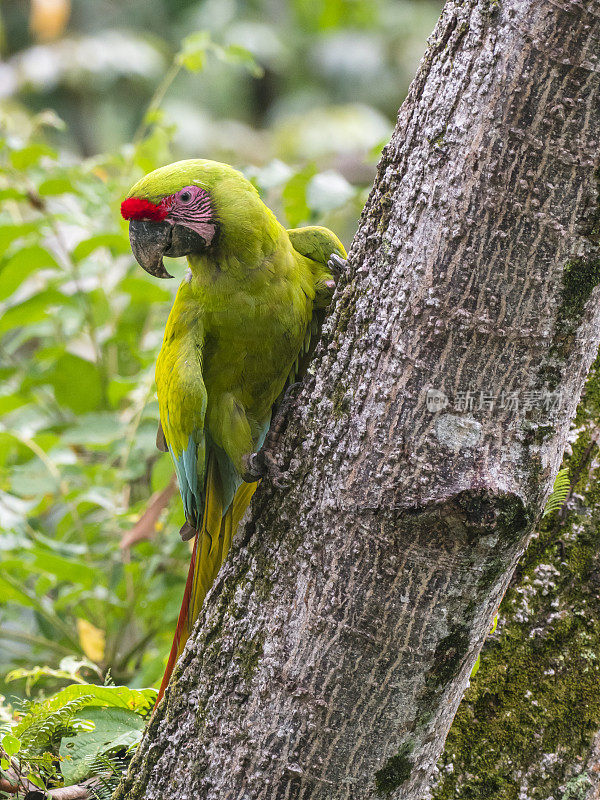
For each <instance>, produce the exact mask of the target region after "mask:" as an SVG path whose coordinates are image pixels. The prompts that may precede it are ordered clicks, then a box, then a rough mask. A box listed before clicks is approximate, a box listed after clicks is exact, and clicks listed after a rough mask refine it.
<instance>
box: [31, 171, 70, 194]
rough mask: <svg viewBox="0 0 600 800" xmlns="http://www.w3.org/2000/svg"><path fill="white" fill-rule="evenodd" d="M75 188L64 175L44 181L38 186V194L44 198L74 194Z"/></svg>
mask: <svg viewBox="0 0 600 800" xmlns="http://www.w3.org/2000/svg"><path fill="white" fill-rule="evenodd" d="M74 191H75V187H74V186H73V183H72V182H71V180H70V179H69V178H67V177H65V176H64V175H61V176H59V177H55V178H46V180H45V181H42V182H41V183H40V185H39V186H38V194H39V195H41V196H42V197H46V196H48V195H57V194H67V193H68V192H74Z"/></svg>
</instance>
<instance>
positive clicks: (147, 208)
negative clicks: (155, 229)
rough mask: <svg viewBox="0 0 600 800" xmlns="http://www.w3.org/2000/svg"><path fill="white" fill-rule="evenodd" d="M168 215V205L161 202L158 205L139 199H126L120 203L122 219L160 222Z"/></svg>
mask: <svg viewBox="0 0 600 800" xmlns="http://www.w3.org/2000/svg"><path fill="white" fill-rule="evenodd" d="M168 213H169V204H168V203H165V201H164V200H161V202H160V203H151V202H150V200H142V199H141V198H140V197H128V198H127V200H123V202H122V203H121V216H122V217H123V219H153V220H154V221H155V222H161V220H163V219H164V218H165V217H166V216H167V214H168Z"/></svg>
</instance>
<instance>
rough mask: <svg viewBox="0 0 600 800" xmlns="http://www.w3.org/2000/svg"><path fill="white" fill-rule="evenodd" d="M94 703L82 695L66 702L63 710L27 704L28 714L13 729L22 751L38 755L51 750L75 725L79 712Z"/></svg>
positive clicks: (46, 705) (89, 697)
mask: <svg viewBox="0 0 600 800" xmlns="http://www.w3.org/2000/svg"><path fill="white" fill-rule="evenodd" d="M92 701H93V696H92V695H89V694H87V695H82V696H81V697H76V698H74V699H73V700H69V701H68V702H66V703H65V704H64V705H63V706H62V707H61V708H57V709H52V708H49V707H48V703H47V702H42V703H36V702H29V703H27V705H26V707H27V713H26V714H25V716H24V717H22V719H20V720H19V722H18V723H17V725H16V726H15V727H14V728H13V729H12V733H13V735H14V736H16V737H17V738H18V739H20V740H21V749H22V751H23V753H27V755H28V756H29V755H31V756H34V755H38V754H39V753H41V752H42V751H44V750H48V749H50V747H51V745H52V743H53V741H54V740H55V739H56V737H58V736H62V735H63V734H64V733H65V732H66V731H68V730H69V729H70V728H71V727H72V724H73V721H74V719H75V715H76V714H77V712H78V711H80V710H81V709H82V708H85V706H87V705H89V704H90V702H92Z"/></svg>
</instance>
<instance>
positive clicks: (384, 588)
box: [115, 0, 600, 800]
mask: <svg viewBox="0 0 600 800" xmlns="http://www.w3.org/2000/svg"><path fill="white" fill-rule="evenodd" d="M594 10H595V11H596V12H597V11H598V10H599V6H598V2H597V0H596V2H592V0H587V2H583V0H582V2H571V1H570V0H569V2H567V0H554V2H552V3H550V2H544V1H543V0H502V2H500V3H498V2H495V1H494V0H490V1H488V0H485V1H482V0H466V2H463V3H460V4H459V3H454V2H450V3H448V5H447V6H446V8H445V9H444V12H443V14H442V17H441V19H440V22H439V23H438V26H437V28H436V30H435V32H434V34H433V36H432V39H431V44H430V47H429V49H428V51H427V53H426V55H425V58H424V59H423V62H422V64H421V67H420V69H419V72H418V75H417V77H416V79H415V81H414V82H413V84H412V86H411V89H410V91H409V95H408V97H407V100H406V102H405V103H404V105H403V106H402V108H401V110H400V115H399V119H398V125H397V127H396V130H395V132H394V135H393V138H392V140H391V142H390V144H389V145H388V146H387V148H386V150H385V152H384V154H383V157H382V160H381V162H380V165H379V170H378V175H377V179H376V182H375V186H374V188H373V191H372V193H371V196H370V198H369V200H368V203H367V206H366V208H365V211H364V213H363V217H362V220H361V224H360V229H359V231H358V233H357V235H356V238H355V241H354V243H353V246H352V251H351V256H350V267H349V272H348V275H347V277H346V279H345V280H344V281H343V282H342V285H341V286H340V287H339V288H338V291H337V293H336V298H335V302H334V306H333V309H332V313H331V316H330V318H329V321H328V323H327V326H326V330H325V333H324V340H323V343H322V345H321V347H320V348H319V351H318V353H317V356H316V358H315V362H314V364H313V370H312V372H313V375H312V377H311V378H310V379H309V380H307V381H306V384H305V386H304V389H303V391H302V393H301V395H300V397H299V399H298V401H297V402H296V404H295V406H294V409H293V410H292V413H290V414H289V415H288V423H287V427H286V429H285V431H284V433H283V435H282V437H281V439H280V441H279V444H278V448H277V450H278V452H277V453H276V455H277V457H278V460H279V463H280V464H281V465H282V466H283V467H285V469H286V470H287V471H288V473H289V480H290V486H289V488H288V489H287V490H277V489H276V488H275V487H273V486H272V485H269V484H268V482H265V485H263V486H262V487H261V489H260V491H259V492H258V493H257V495H256V499H255V502H254V504H253V508H252V513H251V517H250V519H249V521H248V522H247V524H246V526H245V528H244V530H243V532H242V533H241V535H240V536H239V537H238V539H237V543H236V545H235V546H234V548H233V551H232V554H231V557H230V559H229V562H228V564H227V565H226V566H225V567H224V569H223V570H222V572H221V574H220V576H219V578H218V580H217V583H216V584H215V586H214V587H213V590H212V591H211V593H210V595H209V597H208V599H207V602H206V606H205V609H204V611H203V613H202V614H201V617H200V620H199V624H198V626H197V628H196V631H195V634H194V635H193V636H192V638H191V639H190V642H189V643H188V646H187V647H186V650H185V652H184V654H183V656H182V658H181V660H180V662H179V665H178V668H177V670H176V673H175V676H174V680H173V682H172V684H171V687H170V689H169V691H168V693H167V696H166V699H165V701H164V702H163V703H162V705H161V706H160V708H159V709H158V711H157V713H156V714H155V716H154V718H153V720H152V722H151V724H150V725H149V728H148V731H147V733H146V736H145V738H144V741H143V742H142V744H141V746H140V748H139V750H138V752H137V754H136V756H135V757H134V760H133V762H132V766H131V768H130V771H129V774H128V777H127V779H126V781H125V782H124V784H123V785H122V786H121V788H120V790H119V791H118V792H117V794H116V795H115V797H117V798H128V800H136V799H137V798H148V799H149V798H157V799H158V798H160V800H168V799H170V798H181V799H182V800H183V798H192V797H193V798H202V800H215V799H216V798H219V800H259V799H260V800H262V799H263V798H264V799H265V800H266V799H267V798H269V800H284V798H293V799H294V800H309V798H310V800H338V799H339V800H341V799H342V798H348V799H349V798H352V799H353V800H358V799H360V800H363V798H375V797H377V796H390V797H392V796H393V797H394V798H414V800H418V799H420V797H421V795H422V792H423V788H424V784H425V782H426V780H427V778H428V775H429V773H430V771H431V769H432V767H433V766H434V764H435V763H436V761H437V759H438V757H439V755H440V752H441V749H442V746H443V743H444V739H445V737H446V733H447V731H448V728H449V726H450V723H451V721H452V718H453V716H454V713H455V711H456V708H457V706H458V703H459V701H460V699H461V697H462V694H463V691H464V689H465V686H466V684H467V681H468V677H469V673H470V671H471V668H472V666H473V663H474V661H475V658H476V656H477V653H478V651H479V649H480V647H481V644H482V642H483V640H484V638H485V636H486V634H487V632H488V631H489V628H490V625H491V621H492V618H493V616H494V613H495V612H496V609H497V608H498V605H499V603H500V599H501V597H502V595H503V593H504V590H505V588H506V586H507V584H508V581H509V579H510V576H511V574H512V572H513V570H514V567H515V564H516V562H517V559H518V558H519V556H520V554H521V553H522V551H523V549H524V547H525V544H526V541H527V538H528V535H529V534H530V532H531V530H532V528H533V525H534V523H535V521H536V518H537V515H538V513H539V510H540V508H541V506H542V504H543V501H544V498H545V496H546V494H547V492H548V490H549V487H550V486H551V483H552V479H553V477H554V475H555V473H556V471H557V469H558V466H559V463H560V459H561V455H562V451H563V449H564V445H565V441H566V436H567V432H568V426H569V420H570V419H571V417H572V416H573V414H574V412H575V409H576V405H577V401H578V398H579V395H580V392H581V388H582V385H583V381H584V379H585V375H586V373H587V371H588V369H589V366H590V364H591V361H592V359H593V357H594V355H595V353H596V351H597V349H598V343H599V326H598V322H599V321H600V320H599V317H600V312H599V309H598V308H597V302H596V300H597V297H598V292H597V291H596V290H595V286H596V284H597V283H598V282H599V281H600V260H599V249H598V241H599V231H600V207H599V205H598V190H599V186H598V175H597V174H596V173H595V158H596V154H597V150H598V139H597V136H598V126H599V124H600V106H599V104H598V90H599V79H598V78H599V76H598V73H597V72H596V69H597V68H598V40H599V36H600V24H599V22H598V18H597V16H594V14H593V12H594ZM442 393H444V394H442ZM436 409H437V410H436Z"/></svg>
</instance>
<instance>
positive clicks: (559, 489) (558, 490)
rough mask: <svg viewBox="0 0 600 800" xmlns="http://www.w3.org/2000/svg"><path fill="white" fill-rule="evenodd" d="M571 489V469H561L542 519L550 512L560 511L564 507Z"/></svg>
mask: <svg viewBox="0 0 600 800" xmlns="http://www.w3.org/2000/svg"><path fill="white" fill-rule="evenodd" d="M570 490H571V479H570V477H569V470H568V469H561V470H559V471H558V473H557V475H556V478H555V480H554V485H553V486H552V492H551V494H550V497H549V498H548V500H547V501H546V505H545V507H544V513H543V514H542V519H543V518H544V517H549V516H550V514H553V513H554V512H555V511H558V510H559V509H560V508H562V506H563V504H564V502H565V500H566V499H567V495H568V494H569V491H570Z"/></svg>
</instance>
